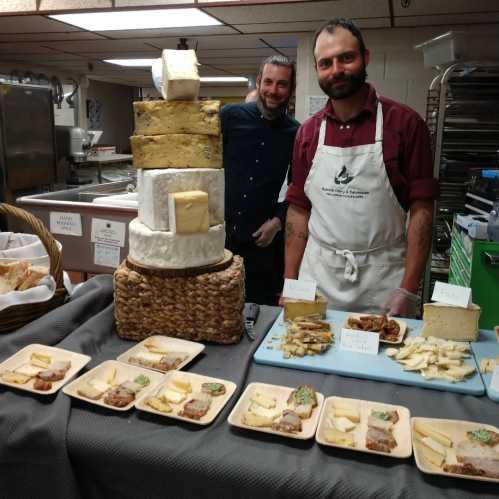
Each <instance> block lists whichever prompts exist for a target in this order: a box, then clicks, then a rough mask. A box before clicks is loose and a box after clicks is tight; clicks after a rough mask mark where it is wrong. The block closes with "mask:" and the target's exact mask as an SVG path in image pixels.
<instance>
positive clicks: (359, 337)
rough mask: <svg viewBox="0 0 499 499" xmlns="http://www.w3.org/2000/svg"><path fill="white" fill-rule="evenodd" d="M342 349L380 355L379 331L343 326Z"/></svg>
mask: <svg viewBox="0 0 499 499" xmlns="http://www.w3.org/2000/svg"><path fill="white" fill-rule="evenodd" d="M340 350H347V351H349V352H358V353H367V354H370V355H378V350H379V333H372V332H370V331H357V330H354V329H346V328H342V329H341V338H340Z"/></svg>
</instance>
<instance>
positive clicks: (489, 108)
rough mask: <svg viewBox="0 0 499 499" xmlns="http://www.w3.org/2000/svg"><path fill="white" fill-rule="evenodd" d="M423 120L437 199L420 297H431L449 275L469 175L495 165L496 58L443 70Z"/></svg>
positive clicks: (498, 144) (498, 125) (498, 141)
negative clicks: (454, 224) (457, 219)
mask: <svg viewBox="0 0 499 499" xmlns="http://www.w3.org/2000/svg"><path fill="white" fill-rule="evenodd" d="M426 121H427V124H428V127H429V129H430V134H431V140H432V146H433V151H434V175H435V177H436V178H438V179H439V183H440V198H439V200H438V201H437V203H436V206H435V218H434V229H433V248H432V258H431V266H430V268H429V269H428V271H427V272H426V276H425V282H424V287H423V299H424V301H428V300H429V297H430V296H431V292H432V290H433V284H434V282H435V280H447V274H448V271H449V252H450V244H451V234H452V220H453V217H454V214H455V213H458V212H460V213H463V212H465V211H466V210H467V209H468V211H469V210H471V211H472V210H473V208H472V207H470V206H469V205H467V203H466V195H465V194H466V187H467V184H468V182H469V181H470V175H471V174H472V173H473V171H477V170H481V169H485V168H492V167H494V166H497V164H498V158H499V62H483V61H481V62H476V61H469V62H459V63H455V64H452V65H451V66H449V67H447V68H446V69H444V70H443V71H441V72H440V74H439V75H438V76H437V77H436V78H435V79H434V80H433V81H432V83H431V85H430V88H429V90H428V95H427V106H426Z"/></svg>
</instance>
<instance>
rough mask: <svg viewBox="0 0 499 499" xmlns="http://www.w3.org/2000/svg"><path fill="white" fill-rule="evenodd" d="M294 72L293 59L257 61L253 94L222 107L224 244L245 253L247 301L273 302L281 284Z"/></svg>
mask: <svg viewBox="0 0 499 499" xmlns="http://www.w3.org/2000/svg"><path fill="white" fill-rule="evenodd" d="M295 76H296V75H295V66H294V63H293V62H291V61H290V60H289V59H288V58H286V57H284V56H281V55H275V56H271V57H269V58H267V59H265V61H263V63H262V65H261V67H260V71H259V75H258V77H257V80H256V88H257V90H258V98H257V100H256V101H255V102H248V103H244V104H229V105H226V106H224V107H223V108H222V111H221V121H222V134H223V158H224V164H223V166H224V170H225V222H226V226H225V230H226V234H227V240H226V247H227V248H228V249H230V250H231V251H232V252H233V253H234V254H238V255H241V256H242V257H243V258H244V264H245V271H246V301H248V302H254V303H261V304H276V302H277V295H278V293H279V292H280V291H281V289H282V272H280V271H279V270H278V269H277V268H276V262H278V261H279V252H281V253H282V252H283V244H282V239H281V240H280V241H279V239H280V238H279V237H276V236H277V234H278V232H279V231H281V230H282V229H283V227H284V219H285V214H286V208H287V205H286V203H278V196H279V191H280V188H281V186H282V184H283V181H284V179H285V177H286V172H287V170H288V166H289V164H290V162H291V155H292V150H293V141H294V138H295V134H296V131H297V129H298V126H299V123H298V122H297V121H295V120H294V119H293V118H291V117H289V116H288V115H287V114H286V109H287V105H288V102H289V99H290V97H291V94H292V92H293V89H294V86H295ZM279 243H280V244H279ZM281 259H282V258H281Z"/></svg>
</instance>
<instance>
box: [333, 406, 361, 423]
mask: <svg viewBox="0 0 499 499" xmlns="http://www.w3.org/2000/svg"><path fill="white" fill-rule="evenodd" d="M332 417H336V418H340V417H344V418H347V419H349V420H350V421H352V422H353V423H358V422H359V421H360V413H359V409H358V408H357V407H355V406H353V405H349V404H344V403H340V402H339V401H335V402H334V406H333V415H332Z"/></svg>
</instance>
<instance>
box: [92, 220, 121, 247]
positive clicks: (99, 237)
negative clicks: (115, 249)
mask: <svg viewBox="0 0 499 499" xmlns="http://www.w3.org/2000/svg"><path fill="white" fill-rule="evenodd" d="M125 231H126V227H125V224H124V223H123V222H113V221H112V220H103V219H102V218H92V233H91V238H90V240H91V241H92V242H93V243H101V244H108V245H111V246H120V247H123V246H125Z"/></svg>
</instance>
